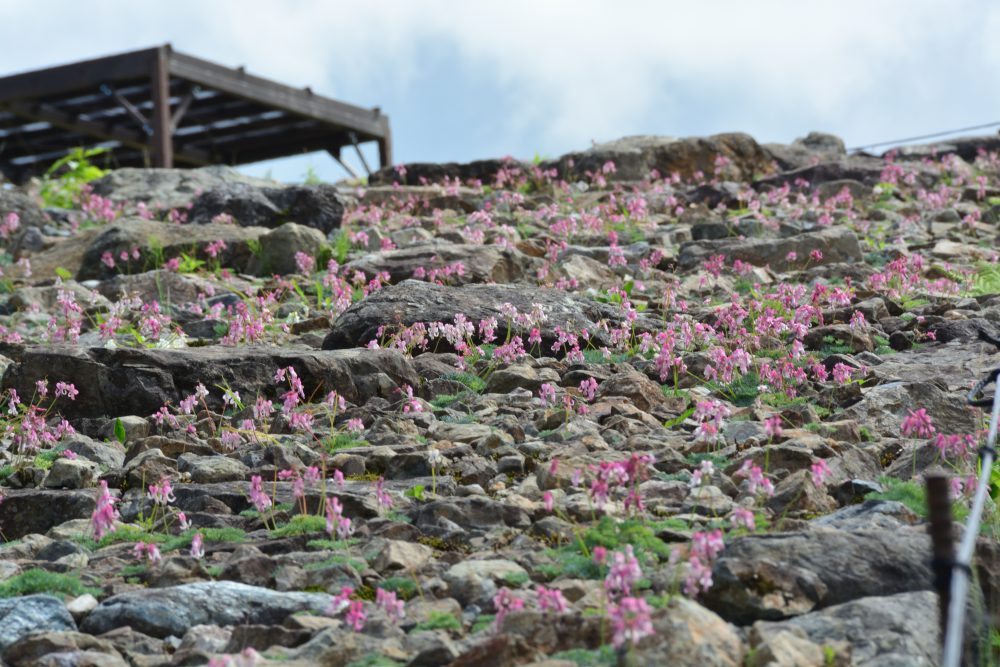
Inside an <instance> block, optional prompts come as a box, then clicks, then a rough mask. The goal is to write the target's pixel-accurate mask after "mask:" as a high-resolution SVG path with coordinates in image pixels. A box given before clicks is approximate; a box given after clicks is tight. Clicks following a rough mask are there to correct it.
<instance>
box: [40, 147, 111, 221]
mask: <svg viewBox="0 0 1000 667" xmlns="http://www.w3.org/2000/svg"><path fill="white" fill-rule="evenodd" d="M107 152H108V149H107V148H90V149H86V150H85V149H83V148H76V149H74V150H73V151H71V152H70V153H69V154H68V155H66V156H65V157H63V158H60V159H59V160H56V161H55V162H54V163H52V166H51V167H49V168H48V170H47V171H46V172H45V175H44V176H43V177H42V187H41V189H40V190H39V195H41V197H42V201H43V202H45V206H47V207H54V208H73V204H74V203H75V201H76V198H77V195H79V194H80V190H81V189H82V188H83V185H84V184H85V183H89V182H90V181H95V180H97V179H98V178H101V177H102V176H104V174H106V173H107V172H106V171H105V170H104V169H101V168H100V167H98V166H96V165H94V164H91V162H90V158H93V157H97V156H98V155H103V154H104V153H107Z"/></svg>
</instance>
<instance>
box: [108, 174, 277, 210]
mask: <svg viewBox="0 0 1000 667" xmlns="http://www.w3.org/2000/svg"><path fill="white" fill-rule="evenodd" d="M226 183H243V184H246V185H252V186H255V187H275V186H276V185H277V184H276V183H275V182H274V181H267V180H263V179H259V178H253V177H252V176H247V175H245V174H243V173H242V172H239V171H237V170H235V169H232V168H230V167H224V166H212V167H202V168H201V169H137V168H133V167H126V168H122V169H115V170H113V171H110V172H108V173H107V174H106V175H105V176H104V177H103V178H100V179H98V180H97V181H94V182H93V183H92V184H91V185H92V186H93V188H94V193H95V194H99V195H101V196H102V197H107V198H108V199H111V200H112V201H114V202H115V203H119V204H126V206H127V210H129V211H133V212H134V211H135V204H137V203H138V202H143V203H145V204H147V206H148V207H150V208H159V209H170V208H186V207H187V205H188V204H191V203H192V202H194V200H195V199H196V198H197V197H198V196H199V195H200V194H201V193H203V192H204V191H206V190H210V189H212V188H215V187H219V186H222V185H225V184H226Z"/></svg>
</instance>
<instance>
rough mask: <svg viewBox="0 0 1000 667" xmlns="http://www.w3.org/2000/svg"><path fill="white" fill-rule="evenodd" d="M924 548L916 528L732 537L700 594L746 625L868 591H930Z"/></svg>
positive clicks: (924, 538)
mask: <svg viewBox="0 0 1000 667" xmlns="http://www.w3.org/2000/svg"><path fill="white" fill-rule="evenodd" d="M929 554H930V540H929V539H928V537H927V534H926V532H925V531H923V530H921V529H916V528H904V529H899V530H896V531H892V532H886V531H858V532H846V531H840V530H830V531H823V532H808V533H777V534H770V535H748V536H745V537H738V538H736V539H734V540H732V542H730V543H729V544H728V545H727V546H726V550H725V551H724V552H723V553H722V555H721V556H720V558H719V560H718V561H716V563H715V567H714V568H713V572H712V578H713V580H714V582H715V583H714V585H713V586H712V588H711V589H709V590H708V592H706V593H705V594H704V597H703V600H704V604H705V605H706V606H708V607H709V608H710V609H712V610H714V611H716V612H717V613H718V614H720V615H721V616H722V617H723V618H725V619H727V620H730V621H732V622H735V623H740V624H747V623H751V622H753V621H756V620H779V619H782V618H787V617H790V616H797V615H800V614H804V613H808V612H810V611H813V610H815V609H822V608H824V607H829V606H833V605H836V604H841V603H843V602H848V601H850V600H855V599H857V598H861V597H864V596H867V595H880V596H885V595H894V594H896V593H904V592H910V591H923V590H930V589H931V588H932V584H933V577H932V574H931V570H930V558H929ZM845 563H847V564H849V566H846V567H845Z"/></svg>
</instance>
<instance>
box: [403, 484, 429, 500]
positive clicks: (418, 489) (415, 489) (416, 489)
mask: <svg viewBox="0 0 1000 667" xmlns="http://www.w3.org/2000/svg"><path fill="white" fill-rule="evenodd" d="M403 495H404V496H406V497H408V498H413V499H414V500H423V499H424V485H423V484H414V485H413V486H411V487H410V488H409V489H407V490H406V491H404V492H403Z"/></svg>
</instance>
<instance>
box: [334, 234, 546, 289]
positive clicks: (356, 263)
mask: <svg viewBox="0 0 1000 667" xmlns="http://www.w3.org/2000/svg"><path fill="white" fill-rule="evenodd" d="M457 262H461V263H462V265H463V266H464V271H463V273H462V275H458V274H455V275H452V276H451V277H450V281H451V282H452V283H454V284H456V285H466V284H469V283H494V282H495V283H508V282H516V281H520V280H523V279H525V278H526V277H528V276H529V275H530V274H531V271H532V269H533V267H534V265H535V264H537V260H534V259H532V258H531V257H528V256H527V255H525V254H523V253H521V252H520V251H518V250H515V249H513V248H501V247H500V246H497V245H473V244H465V243H432V244H428V245H420V246H412V247H409V248H401V249H399V250H388V251H382V252H378V253H372V254H369V255H364V256H362V257H359V258H358V259H355V260H352V261H350V262H348V263H347V265H346V267H345V268H346V269H347V270H348V271H349V272H351V273H353V272H354V271H364V272H365V274H367V275H368V276H369V277H374V276H375V274H376V273H381V272H386V273H388V274H389V280H390V282H393V283H398V282H400V281H403V280H406V279H408V278H412V277H413V271H414V269H416V268H417V267H424V268H425V269H427V271H430V270H432V269H440V268H443V267H445V266H450V265H452V264H455V263H457Z"/></svg>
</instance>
